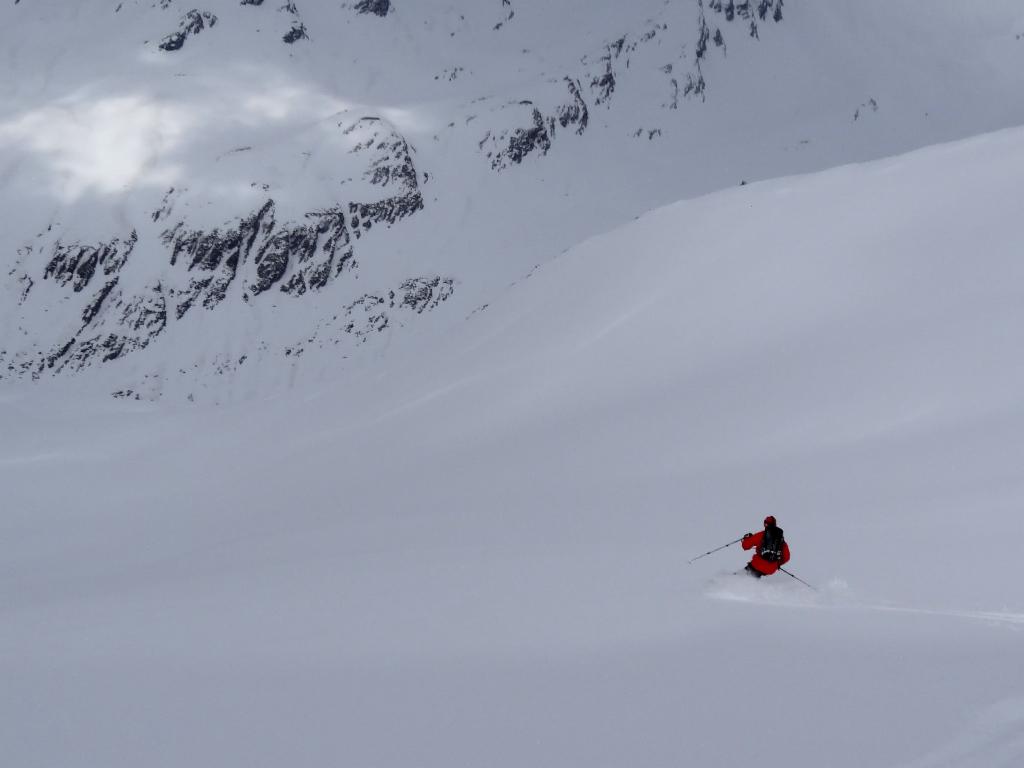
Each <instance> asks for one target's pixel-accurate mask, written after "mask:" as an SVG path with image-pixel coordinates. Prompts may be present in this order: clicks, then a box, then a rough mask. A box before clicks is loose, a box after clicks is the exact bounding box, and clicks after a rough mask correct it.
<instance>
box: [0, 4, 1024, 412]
mask: <svg viewBox="0 0 1024 768" xmlns="http://www.w3.org/2000/svg"><path fill="white" fill-rule="evenodd" d="M0 14H3V15H2V17H0V43H2V44H3V45H4V47H5V50H8V51H9V56H8V59H7V64H6V67H7V72H8V74H9V77H5V78H4V82H5V85H4V86H2V87H3V88H4V93H3V96H4V97H5V98H4V100H3V104H4V106H3V111H2V112H0V169H2V179H3V182H2V184H0V210H3V211H4V216H5V222H4V227H3V228H2V233H0V259H2V261H0V266H2V273H3V276H4V285H3V289H4V291H5V294H4V299H3V308H2V309H0V377H5V378H40V377H51V376H54V375H57V376H63V375H66V374H72V373H83V372H84V373H89V374H91V375H92V376H93V377H94V378H96V381H97V382H98V383H99V384H100V385H101V386H105V387H106V388H107V389H108V390H109V391H117V392H132V393H135V394H136V395H139V396H142V397H147V398H148V397H158V396H160V395H162V394H174V395H178V396H184V395H190V396H193V397H200V398H202V397H206V398H214V399H225V398H227V397H234V396H236V395H237V392H238V391H245V392H248V393H250V394H258V393H259V392H261V391H264V390H266V388H267V386H268V385H267V383H266V380H265V379H266V376H265V374H266V373H267V372H273V371H275V370H277V369H279V368H280V367H281V366H282V364H287V365H288V366H289V367H290V368H292V369H293V370H295V371H297V372H298V371H299V369H302V370H303V371H307V369H309V370H308V371H307V373H308V372H309V371H312V370H314V369H317V370H319V369H322V368H325V367H327V368H329V367H332V366H335V365H336V364H337V362H336V361H339V360H344V359H346V358H349V357H350V356H351V355H353V354H354V353H355V352H356V351H357V349H358V348H362V347H367V346H380V345H381V344H384V343H387V342H389V341H390V339H391V338H392V332H393V331H395V330H397V329H399V328H401V327H402V326H405V325H413V324H415V325H418V326H419V325H424V323H423V322H422V320H423V318H424V315H422V314H420V313H419V312H414V313H411V314H408V313H404V312H401V311H398V312H396V311H394V310H395V309H397V308H398V307H402V306H410V303H411V304H412V305H417V306H419V304H418V302H416V301H415V300H412V299H410V301H408V302H407V301H406V297H409V296H410V294H409V290H410V289H408V288H407V287H405V286H408V285H417V286H422V285H432V286H434V287H435V288H436V289H437V291H436V292H435V293H434V294H433V295H432V298H431V299H430V300H429V301H427V302H426V304H425V306H429V307H436V308H438V309H443V312H442V313H441V316H440V317H438V318H437V319H436V320H432V321H431V322H430V323H428V324H426V325H428V326H429V327H431V328H433V327H435V326H436V327H438V328H445V327H451V326H452V325H453V324H455V323H458V322H460V321H461V320H462V318H464V317H466V316H467V315H469V314H470V313H471V312H472V311H473V310H474V309H475V308H476V307H478V306H480V305H482V304H485V303H488V302H489V301H491V300H493V298H494V297H495V296H496V295H498V294H499V293H500V291H501V290H502V288H503V286H505V285H506V284H507V283H508V282H509V281H511V280H513V279H515V278H517V277H519V276H520V275H521V274H523V273H524V272H526V271H527V270H528V269H529V268H530V267H532V266H533V265H534V264H536V263H538V262H544V261H546V260H548V259H549V258H551V257H552V256H553V255H555V254H557V253H558V252H560V251H561V250H563V249H564V248H565V247H568V246H570V245H572V244H573V243H575V242H577V241H579V240H581V239H583V238H585V237H587V236H589V235H591V234H593V233H595V232H599V231H604V230H606V229H608V228H609V227H610V226H613V225H615V224H617V223H621V222H623V221H627V220H628V219H629V218H631V217H632V216H634V215H637V214H639V213H642V212H643V211H645V210H647V209H648V208H650V207H652V206H653V205H657V204H663V203H665V202H668V201H670V200H673V199H677V198H679V197H682V196H689V195H693V194H697V193H700V192H703V191H707V190H708V189H713V188H718V187H722V186H730V185H734V184H739V183H740V182H742V181H745V180H751V179H755V178H764V177H767V176H772V175H777V174H780V173H786V172H792V171H797V170H808V169H812V168H820V167H824V166H827V165H832V164H835V163H837V162H843V161H848V160H856V159H863V158H865V157H872V156H878V155H882V154H886V153H888V152H892V151H897V150H901V149H906V148H909V147H910V146H916V145H919V144H921V143H927V142H929V141H933V140H939V139H945V138H951V137H953V136H957V135H964V134H966V133H971V132H974V131H977V130H982V129H991V128H995V127H1000V126H1002V125H1008V124H1012V123H1014V122H1019V121H1024V113H1022V114H1018V112H1020V111H1021V110H1018V108H1017V107H1016V106H1014V105H1015V104H1016V102H1015V101H1014V100H1008V99H1007V98H1006V94H1007V93H1010V92H1016V91H1015V89H1017V88H1018V87H1019V85H1020V82H1019V81H1020V75H1019V72H1020V71H1022V70H1024V67H1021V66H1018V65H1019V64H1021V63H1024V45H1018V44H1017V43H1018V42H1019V41H1017V40H1016V39H1015V37H1014V32H1015V30H1017V27H1015V26H1014V24H1017V23H1018V21H1019V18H1020V13H1019V11H1018V10H1016V8H1015V6H1014V5H1013V4H1011V3H1008V2H1007V3H1002V2H997V3H993V4H988V5H987V6H986V8H985V9H984V11H977V10H971V11H969V12H968V11H966V10H965V11H948V10H944V11H943V12H942V13H936V14H931V15H929V16H928V17H926V18H925V17H922V15H921V14H919V13H916V12H912V11H910V10H909V6H906V7H903V6H898V7H895V6H893V5H892V4H890V3H881V2H869V3H864V4H862V5H861V6H858V8H857V9H855V10H851V9H836V8H831V9H822V8H820V7H818V6H816V5H813V4H805V3H799V2H794V1H793V0H790V1H789V2H783V0H759V1H758V2H740V3H736V2H734V1H733V0H728V1H723V0H712V1H709V2H707V1H705V0H694V1H693V2H680V3H664V2H661V0H657V1H655V0H644V2H639V3H629V4H622V3H607V4H602V3H598V4H595V3H593V2H583V0H572V1H571V2H565V3H559V4H555V5H552V4H550V3H545V2H540V0H514V1H513V0H509V1H506V0H500V2H499V0H494V2H493V3H485V4H481V3H476V2H473V3H470V2H455V3H453V2H440V0H437V1H436V2H435V1H433V0H431V1H429V2H417V3H390V2H358V3H357V2H352V3H337V2H314V1H313V0H306V1H305V2H287V3H283V4H279V3H264V2H253V1H251V0H248V1H246V2H238V1H237V0H206V2H202V3H195V2H179V1H178V0H161V1H160V2H143V1H136V2H131V1H130V0H125V1H123V2H106V1H105V0H83V2H78V3H74V4H54V3H31V4H30V3H16V4H13V5H10V6H7V7H5V8H3V9H2V10H0ZM922 24H925V25H930V27H931V28H933V29H930V30H929V31H930V32H934V33H935V34H933V35H932V38H933V39H934V44H933V45H932V44H929V45H928V46H922V47H915V48H913V49H907V50H905V48H907V47H906V46H902V45H901V46H900V47H893V46H891V44H890V41H891V39H893V38H895V37H898V36H899V35H901V34H904V33H907V31H908V30H911V29H915V28H916V27H917V26H920V25H922ZM1018 26H1021V25H1019V24H1018ZM997 29H998V30H1001V32H1002V33H1004V35H1005V37H993V30H997ZM1020 31H1024V26H1022V27H1021V30H1020ZM837 40H839V41H842V42H843V44H842V46H837V45H835V44H834V43H835V42H836V41H837ZM951 41H952V42H951ZM983 46H985V47H983ZM851 63H852V65H853V66H851ZM1007 64H1012V65H1013V66H1015V67H1016V69H1014V68H1013V67H1011V66H1006V65H1007ZM928 66H937V67H941V68H942V69H943V70H944V72H945V79H944V81H943V83H942V84H941V88H939V89H938V90H937V91H936V90H935V87H934V86H933V85H932V84H931V81H932V76H931V74H930V70H929V69H928V68H927V67H928ZM979 83H984V85H983V86H979ZM934 93H940V94H941V101H938V100H935V99H934ZM808 104H814V107H813V109H812V110H810V111H808V107H807V105H808ZM440 286H445V288H444V290H441V289H440ZM432 290H433V289H432ZM413 292H414V293H415V291H413ZM392 296H396V297H398V298H397V301H396V302H395V307H392V306H391V303H392V299H391V298H389V297H392ZM435 299H436V300H435ZM368 305H373V306H377V307H379V308H380V310H381V311H380V312H373V313H370V314H371V317H372V319H371V320H367V319H365V318H364V319H358V318H357V317H356V316H358V315H360V314H361V312H362V308H363V307H365V306H368ZM385 305H386V306H385ZM385 309H386V310H387V311H384V310H385ZM431 314H435V313H431ZM413 318H416V320H417V322H416V323H413ZM326 328H332V329H334V330H333V331H330V332H327V331H325V330H323V329H326ZM316 329H320V330H319V331H317V330H316ZM349 329H350V330H349ZM370 329H376V331H377V332H376V333H370V332H368V331H369V330H370ZM383 329H387V330H388V333H386V334H385V333H383ZM142 353H146V354H142ZM297 353H298V355H297ZM299 359H301V360H303V361H312V360H317V361H319V362H317V363H316V365H313V366H309V365H307V363H306V362H302V363H298V362H296V361H297V360H299ZM271 379H274V376H273V375H272V376H271ZM274 386H277V385H276V384H275V385H272V386H271V388H273V387H274ZM229 391H230V392H233V393H235V394H230V395H229V394H228V393H229Z"/></svg>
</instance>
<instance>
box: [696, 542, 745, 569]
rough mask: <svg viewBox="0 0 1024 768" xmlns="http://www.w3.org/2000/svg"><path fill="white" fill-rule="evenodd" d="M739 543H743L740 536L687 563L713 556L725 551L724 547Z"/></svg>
mask: <svg viewBox="0 0 1024 768" xmlns="http://www.w3.org/2000/svg"><path fill="white" fill-rule="evenodd" d="M740 541H743V537H742V536H740V537H739V538H738V539H736V541H730V542H729V543H728V544H723V545H722V546H720V547H717V548H716V549H712V550H711V551H710V552H705V553H704V554H703V555H697V556H696V557H695V558H693V560H690V561H689V562H691V563H692V562H694V561H696V560H700V559H701V558H702V557H707V556H708V555H713V554H714V553H715V552H717V551H718V550H719V549H725V548H726V547H731V546H732V545H733V544H736V543H738V542H740Z"/></svg>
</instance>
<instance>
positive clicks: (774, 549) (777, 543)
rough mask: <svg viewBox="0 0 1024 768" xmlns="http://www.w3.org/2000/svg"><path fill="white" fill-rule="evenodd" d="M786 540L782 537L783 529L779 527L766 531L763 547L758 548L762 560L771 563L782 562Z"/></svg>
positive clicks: (766, 529) (774, 526) (762, 542)
mask: <svg viewBox="0 0 1024 768" xmlns="http://www.w3.org/2000/svg"><path fill="white" fill-rule="evenodd" d="M785 543H786V540H785V539H784V538H783V537H782V529H781V528H779V527H778V526H777V525H773V526H772V527H770V528H765V529H764V538H763V539H762V540H761V546H760V547H758V554H759V555H760V556H761V559H762V560H765V561H766V562H769V563H779V562H782V551H783V547H784V545H785Z"/></svg>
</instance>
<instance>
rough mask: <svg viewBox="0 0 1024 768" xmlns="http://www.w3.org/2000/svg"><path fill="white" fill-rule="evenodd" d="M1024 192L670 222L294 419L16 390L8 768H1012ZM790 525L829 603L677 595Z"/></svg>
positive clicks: (991, 177) (718, 576) (738, 203)
mask: <svg viewBox="0 0 1024 768" xmlns="http://www.w3.org/2000/svg"><path fill="white" fill-rule="evenodd" d="M1021 167H1024V130H1021V129H1014V130H1009V131H1004V132H1000V133H993V134H989V135H985V136H980V137H977V138H973V139H970V140H967V141H963V142H959V143H955V144H949V145H943V146H937V147H932V148H928V149H925V150H921V151H919V152H915V153H912V154H910V155H906V156H902V157H898V158H894V159H887V160H883V161H879V162H875V163H870V164H866V165H858V166H848V167H842V168H837V169H834V170H830V171H827V172H824V173H820V174H817V175H812V176H804V177H789V178H783V179H778V180H774V181H767V182H763V183H758V184H751V185H748V186H745V187H742V188H735V189H731V190H727V191H723V192H720V193H716V194H713V195H710V196H706V197H702V198H699V199H695V200H690V201H686V202H682V203H679V204H676V205H672V206H669V207H667V208H662V209H660V210H657V211H654V212H652V213H650V214H649V215H646V216H643V217H642V218H641V219H639V220H638V221H635V222H633V223H631V224H629V225H628V226H625V227H623V228H620V229H617V230H615V231H613V232H611V233H608V234H607V235H604V236H600V237H597V238H594V239H592V240H589V241H588V242H586V243H583V244H581V245H580V246H579V247H576V248H573V249H571V250H570V251H569V252H567V253H565V254H563V255H562V256H560V257H558V258H557V259H554V260H553V261H551V262H550V263H549V264H547V265H545V266H543V267H541V268H539V269H537V270H536V271H534V272H533V273H532V274H531V275H530V276H529V277H528V278H526V279H524V280H522V281H521V282H519V284H517V285H516V286H514V287H513V288H512V289H510V290H509V291H508V292H507V293H506V294H505V295H504V296H502V297H501V299H500V300H498V301H495V302H493V303H492V304H491V305H490V306H489V307H487V308H486V309H484V310H482V311H480V312H477V313H475V314H474V315H473V316H472V317H471V318H470V319H469V320H468V321H467V322H465V323H463V324H461V325H459V326H458V327H457V328H455V329H454V330H453V331H452V332H451V333H449V334H447V335H446V336H445V337H444V339H443V340H441V341H437V342H436V343H433V344H429V345H427V344H420V343H417V340H416V339H415V338H413V337H404V338H401V337H397V336H396V338H395V341H394V345H393V347H392V349H391V350H390V352H389V354H388V355H387V356H386V357H384V358H381V359H379V360H377V361H376V364H375V365H373V366H365V367H361V368H358V369H355V370H352V371H350V372H349V373H348V374H347V375H346V376H345V377H344V378H343V379H340V380H338V381H335V382H331V383H328V384H324V385H322V386H320V387H318V388H315V389H311V388H309V387H308V386H307V387H302V388H299V389H297V390H296V391H295V392H293V393H292V394H291V395H290V396H289V397H287V398H286V397H283V396H277V397H271V398H264V399H262V400H259V401H257V402H254V403H249V404H246V405H236V406H232V407H222V408H205V407H195V408H187V409H180V410H179V409H177V408H175V407H172V406H169V405H164V406H161V407H156V406H150V405H143V404H136V403H126V402H111V401H110V400H109V398H107V399H96V400H91V399H87V398H85V397H84V396H80V397H78V398H67V399H54V398H49V397H46V396H45V393H44V392H43V391H41V390H39V389H33V388H26V387H25V386H24V385H19V386H15V385H13V384H11V383H7V385H6V387H5V389H4V390H2V391H3V393H4V394H3V399H2V401H0V430H2V433H3V435H4V440H3V442H2V443H0V487H3V488H4V507H3V511H2V515H0V525H2V531H0V533H2V539H3V541H4V542H5V545H6V546H5V549H6V554H5V557H4V563H3V571H2V575H0V611H2V616H3V619H2V621H0V670H2V671H0V675H2V679H3V680H4V686H3V687H2V689H0V743H3V745H4V748H5V759H6V760H7V761H9V762H10V763H11V764H12V765H15V764H16V765H19V766H50V765H104V766H120V765H124V766H137V765H146V766H181V765H211V766H212V765H217V766H243V765H244V766H253V765H268V766H269V765H283V764H288V765H298V766H321V765H325V764H341V765H374V766H409V765H418V766H450V765H456V764H460V765H491V766H523V765H549V766H583V765H586V766H622V765H629V766H659V767H660V766H666V765H693V766H735V765H739V764H748V763H759V762H763V761H764V760H765V759H766V758H765V751H766V750H769V751H770V752H771V753H772V754H774V755H778V756H779V757H778V760H779V762H784V763H785V764H787V765H790V766H794V767H795V768H803V767H807V768H811V767H817V766H823V765H827V766H836V767H839V768H842V767H844V766H851V767H852V766H858V767H860V766H865V765H870V766H893V767H894V768H895V767H896V766H900V767H901V768H909V767H911V766H913V767H914V768H925V767H927V768H937V767H938V766H956V767H957V768H963V767H964V766H975V767H977V768H992V767H993V766H1015V765H1018V764H1020V762H1021V760H1022V758H1024V740H1022V737H1021V734H1022V732H1024V731H1022V725H1024V672H1022V666H1021V647H1022V646H1021V640H1022V635H1021V629H1022V627H1024V592H1022V589H1021V586H1020V584H1021V582H1020V578H1019V566H1018V558H1017V552H1016V544H1017V541H1018V540H1019V537H1020V507H1021V503H1022V500H1024V481H1022V478H1021V475H1020V472H1019V457H1020V456H1021V455H1024V445H1022V441H1024V438H1022V436H1024V429H1022V427H1024V406H1022V403H1021V400H1020V394H1019V393H1020V392H1021V391H1022V389H1024V362H1022V358H1021V355H1020V350H1021V348H1022V342H1024V317H1022V315H1024V301H1022V299H1024V261H1022V260H1021V259H1020V236H1019V233H1018V231H1017V226H1016V222H1017V220H1018V218H1019V211H1020V200H1021V199H1024V188H1022V186H1024V176H1022V175H1021V174H1020V172H1019V169H1020V168H1021ZM737 221H740V222H742V225H743V226H736V222H737ZM627 267H628V268H627ZM769 512H770V513H772V514H775V515H776V516H777V517H778V518H779V521H780V524H781V525H782V526H783V527H784V528H785V529H786V531H787V537H788V539H789V541H790V544H791V547H792V550H793V561H792V563H791V568H792V569H793V571H794V572H795V573H797V574H798V575H800V576H801V577H803V578H805V579H807V580H808V581H810V582H811V583H813V584H815V585H816V586H818V587H819V590H820V591H819V592H818V593H811V592H810V591H809V590H805V588H803V587H801V586H800V585H799V584H797V583H796V582H794V581H792V580H789V579H786V578H785V577H783V576H779V577H776V578H774V579H773V580H771V581H770V582H764V583H752V582H749V581H747V580H745V579H743V578H738V577H733V576H729V575H728V573H727V572H728V571H731V570H735V569H737V568H739V567H741V565H742V564H743V562H744V558H743V557H742V553H741V552H738V551H736V550H735V548H732V549H728V550H726V551H725V552H722V553H719V554H717V555H714V556H713V557H711V558H706V559H704V560H701V561H698V562H697V563H694V564H693V565H687V564H686V560H687V559H688V558H690V557H692V556H693V555H696V554H698V553H700V552H703V551H705V550H707V549H709V548H711V547H712V546H715V545H718V544H720V543H724V542H725V541H728V540H729V539H731V538H734V537H736V536H738V535H740V534H742V533H743V532H744V531H746V530H749V529H751V528H754V527H756V525H757V524H758V522H759V521H760V520H761V518H762V517H763V516H764V515H765V514H767V513H769Z"/></svg>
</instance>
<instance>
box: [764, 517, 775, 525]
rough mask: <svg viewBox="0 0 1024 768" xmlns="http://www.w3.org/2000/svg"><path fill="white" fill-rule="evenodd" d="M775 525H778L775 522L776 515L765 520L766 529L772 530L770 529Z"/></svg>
mask: <svg viewBox="0 0 1024 768" xmlns="http://www.w3.org/2000/svg"><path fill="white" fill-rule="evenodd" d="M774 525H777V523H776V522H775V516H774V515H768V517H766V518H765V519H764V527H765V528H770V527H772V526H774Z"/></svg>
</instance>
